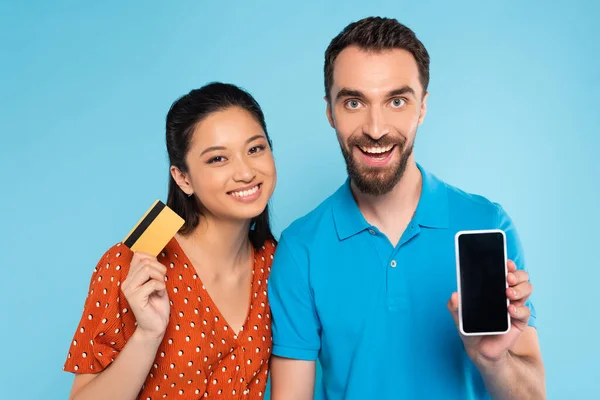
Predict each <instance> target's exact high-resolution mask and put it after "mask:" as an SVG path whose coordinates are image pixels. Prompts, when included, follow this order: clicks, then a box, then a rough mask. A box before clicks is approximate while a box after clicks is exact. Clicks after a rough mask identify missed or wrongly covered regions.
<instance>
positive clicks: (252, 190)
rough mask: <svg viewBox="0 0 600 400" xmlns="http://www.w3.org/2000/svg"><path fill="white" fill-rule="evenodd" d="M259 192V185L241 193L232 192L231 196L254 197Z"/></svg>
mask: <svg viewBox="0 0 600 400" xmlns="http://www.w3.org/2000/svg"><path fill="white" fill-rule="evenodd" d="M257 191H258V185H256V186H254V187H253V188H252V189H248V190H242V191H239V192H231V193H230V194H231V195H232V196H235V197H248V196H251V195H253V194H254V193H256V192H257Z"/></svg>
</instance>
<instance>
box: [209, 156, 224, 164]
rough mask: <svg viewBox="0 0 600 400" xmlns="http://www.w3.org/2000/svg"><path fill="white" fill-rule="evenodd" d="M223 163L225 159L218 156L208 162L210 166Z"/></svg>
mask: <svg viewBox="0 0 600 400" xmlns="http://www.w3.org/2000/svg"><path fill="white" fill-rule="evenodd" d="M222 161H225V157H223V156H216V157H213V158H211V159H209V160H208V161H207V163H208V164H214V163H218V162H222Z"/></svg>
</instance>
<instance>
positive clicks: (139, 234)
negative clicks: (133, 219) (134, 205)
mask: <svg viewBox="0 0 600 400" xmlns="http://www.w3.org/2000/svg"><path fill="white" fill-rule="evenodd" d="M184 222H185V221H184V220H183V218H181V217H180V216H179V215H177V214H176V213H175V212H174V211H173V210H171V209H170V208H169V207H167V206H166V205H165V203H163V202H162V201H160V200H156V201H155V202H154V204H152V207H150V208H149V209H148V211H146V214H144V216H143V217H142V219H140V220H139V221H138V223H137V224H136V225H135V226H134V227H133V229H132V230H131V232H129V234H127V236H126V237H125V240H123V244H124V245H125V246H127V247H129V248H130V249H131V250H132V251H134V252H136V251H140V252H143V253H147V254H150V255H153V256H155V257H156V256H158V253H160V252H161V250H162V249H164V248H165V246H166V245H167V243H169V241H170V240H171V239H172V238H173V236H175V234H176V233H177V231H179V228H181V227H182V226H183V224H184Z"/></svg>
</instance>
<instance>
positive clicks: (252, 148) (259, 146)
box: [249, 145, 265, 154]
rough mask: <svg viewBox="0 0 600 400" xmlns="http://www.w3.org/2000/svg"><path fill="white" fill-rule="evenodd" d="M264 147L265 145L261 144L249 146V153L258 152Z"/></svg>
mask: <svg viewBox="0 0 600 400" xmlns="http://www.w3.org/2000/svg"><path fill="white" fill-rule="evenodd" d="M264 149H265V146H263V145H258V146H253V147H251V148H250V151H249V152H250V154H254V153H258V152H259V151H262V150H264Z"/></svg>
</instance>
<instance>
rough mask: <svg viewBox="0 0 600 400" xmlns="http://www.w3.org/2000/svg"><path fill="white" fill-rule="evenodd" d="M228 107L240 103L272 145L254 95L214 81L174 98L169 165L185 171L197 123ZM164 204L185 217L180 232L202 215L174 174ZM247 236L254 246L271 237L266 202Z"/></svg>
mask: <svg viewBox="0 0 600 400" xmlns="http://www.w3.org/2000/svg"><path fill="white" fill-rule="evenodd" d="M229 107H241V108H243V109H244V110H246V111H248V112H249V113H250V114H251V115H252V116H253V117H254V118H255V119H256V121H257V122H258V123H259V124H260V126H261V127H262V129H263V131H264V132H265V135H266V136H267V142H268V143H269V147H271V149H272V148H273V146H272V143H271V139H270V138H269V134H268V132H267V124H266V123H265V116H264V114H263V112H262V109H261V108H260V106H259V104H258V103H257V102H256V100H255V99H254V97H252V95H250V94H249V93H248V92H246V91H244V90H243V89H241V88H239V87H237V86H235V85H231V84H228V83H221V82H213V83H210V84H208V85H205V86H203V87H201V88H200V89H194V90H192V91H191V92H189V93H188V94H186V95H184V96H182V97H180V98H179V99H177V100H176V101H175V102H174V103H173V105H172V106H171V108H170V110H169V113H168V114H167V124H166V128H167V152H168V153H169V162H170V164H171V165H172V166H175V167H177V168H179V170H180V171H181V172H184V173H187V172H188V166H187V164H186V162H185V157H186V155H187V153H188V151H189V149H190V143H191V140H192V136H193V135H194V129H195V127H196V126H197V124H198V123H199V122H200V121H202V120H203V119H204V118H206V117H208V116H209V115H210V114H212V113H215V112H218V111H222V110H224V109H227V108H229ZM167 205H168V206H169V207H170V208H171V209H172V210H173V211H175V212H176V213H177V214H178V215H179V216H181V218H183V219H184V220H185V223H184V225H183V226H182V227H181V229H180V230H179V232H180V233H181V234H186V233H190V232H191V231H193V230H194V228H196V226H198V223H199V222H200V217H201V216H202V213H201V210H200V204H198V202H197V200H196V198H195V196H191V197H188V196H187V195H186V194H185V193H184V192H183V191H182V190H181V188H180V187H179V186H178V185H177V183H176V182H175V180H174V179H173V177H172V176H171V177H170V179H169V194H168V197H167ZM249 239H250V241H251V242H252V245H253V246H254V247H255V248H259V247H261V246H262V245H263V244H264V242H265V241H266V240H273V234H272V232H271V225H270V222H269V206H268V205H267V207H266V208H265V210H264V211H263V212H262V213H261V214H260V215H259V216H257V217H255V218H253V219H252V222H251V228H250V232H249Z"/></svg>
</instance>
